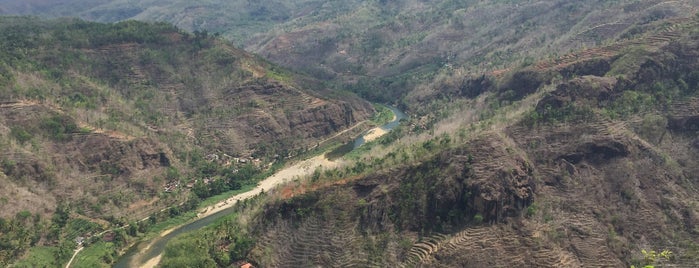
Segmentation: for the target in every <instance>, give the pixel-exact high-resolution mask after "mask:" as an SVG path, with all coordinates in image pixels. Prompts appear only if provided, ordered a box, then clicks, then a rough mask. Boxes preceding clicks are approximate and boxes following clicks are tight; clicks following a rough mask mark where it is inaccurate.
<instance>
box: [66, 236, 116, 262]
mask: <svg viewBox="0 0 699 268" xmlns="http://www.w3.org/2000/svg"><path fill="white" fill-rule="evenodd" d="M117 258H118V252H117V248H116V246H115V245H114V243H111V242H104V241H98V242H96V243H93V244H90V246H88V247H85V249H83V250H82V251H81V252H80V254H78V255H77V256H76V258H75V260H73V263H72V264H71V267H75V268H92V267H105V268H106V267H111V266H110V265H111V264H113V263H114V262H115V261H116V259H117Z"/></svg>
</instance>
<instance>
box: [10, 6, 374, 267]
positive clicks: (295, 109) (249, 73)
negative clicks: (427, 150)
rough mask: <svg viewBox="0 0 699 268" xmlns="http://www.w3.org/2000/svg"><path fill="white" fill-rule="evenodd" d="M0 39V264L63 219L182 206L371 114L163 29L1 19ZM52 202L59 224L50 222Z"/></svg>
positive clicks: (302, 81)
mask: <svg viewBox="0 0 699 268" xmlns="http://www.w3.org/2000/svg"><path fill="white" fill-rule="evenodd" d="M0 36H1V37H0V47H2V49H1V50H0V70H1V71H0V163H1V165H0V182H1V183H2V185H3V187H1V189H0V200H2V201H1V202H0V207H2V211H1V212H0V217H2V218H1V219H2V221H1V222H2V224H1V226H0V227H1V228H0V232H2V233H0V235H2V236H3V239H2V240H1V241H0V244H2V246H0V265H5V264H7V261H9V260H17V259H19V258H20V257H22V255H21V254H23V253H25V252H26V249H27V248H29V247H30V245H31V246H35V245H49V246H53V245H56V244H57V243H58V241H63V240H65V239H64V237H65V236H66V234H65V233H61V232H62V230H63V228H64V227H65V226H66V224H67V225H68V226H69V227H67V228H72V227H70V224H71V222H80V224H82V225H78V227H74V228H79V227H80V228H83V227H84V228H87V227H85V226H92V227H90V228H97V229H98V230H101V229H103V228H106V227H107V226H108V225H109V223H110V222H111V224H121V225H123V224H124V222H128V221H135V220H141V219H143V218H147V217H148V216H152V215H155V214H154V213H156V212H161V210H162V209H163V208H166V207H169V206H171V205H174V204H180V205H181V204H184V202H185V201H186V200H192V198H191V195H192V194H191V193H192V192H195V191H194V190H197V189H201V187H199V188H197V187H194V186H196V185H194V182H195V180H199V181H201V180H204V179H206V180H207V181H214V180H219V181H221V182H223V180H227V181H228V184H230V185H232V186H228V184H226V185H224V186H226V187H229V188H235V187H237V188H240V187H241V184H244V183H251V182H245V181H242V180H241V181H237V182H233V181H232V180H234V179H232V178H236V177H240V175H237V174H233V173H236V172H237V171H238V170H239V169H245V170H247V171H249V170H255V171H257V170H265V169H266V168H268V166H269V165H271V164H272V163H273V162H276V161H279V160H282V159H284V158H286V157H290V156H293V155H297V154H298V153H302V152H305V151H306V150H308V149H309V148H311V147H313V146H317V144H318V143H319V142H320V141H323V140H325V139H327V138H329V137H332V136H334V135H335V134H336V133H339V132H342V131H344V130H346V129H349V128H352V127H354V126H356V125H357V124H358V123H361V122H363V121H365V120H366V119H367V118H368V116H369V115H370V114H371V113H372V112H373V106H372V105H371V104H370V103H368V102H366V101H364V100H361V99H359V98H358V97H356V96H354V95H353V94H350V93H344V92H340V91H330V90H328V89H327V88H326V87H325V86H324V85H323V84H322V83H321V82H319V81H317V80H314V79H311V78H307V77H303V76H300V75H298V74H295V73H292V72H289V71H287V70H284V69H282V68H280V67H277V66H274V65H272V64H270V63H268V62H266V61H264V60H262V59H260V58H258V57H255V56H253V55H250V54H248V53H246V52H244V51H242V50H239V49H236V48H234V47H233V46H232V45H231V44H230V43H228V42H225V41H223V40H220V39H217V38H215V37H214V36H211V35H208V34H201V33H197V34H188V33H185V32H183V31H181V30H179V29H177V28H175V27H173V26H171V25H168V24H165V23H155V24H151V23H141V22H135V21H129V22H123V23H116V24H98V23H92V22H85V21H82V20H78V19H58V20H52V21H40V20H37V19H36V18H29V17H3V18H0ZM236 159H238V161H236ZM240 159H242V160H240ZM253 160H254V161H253ZM251 162H253V163H252V164H249V165H248V164H247V163H251ZM234 169H235V171H233V170H234ZM222 172H223V173H225V175H221V174H223V173H222ZM248 173H249V172H248ZM248 173H246V174H248ZM246 176H247V177H248V179H246V180H249V179H250V176H251V175H250V174H248V175H246ZM221 177H225V178H224V179H219V178H221ZM187 184H191V185H189V187H186V185H187ZM190 188H192V190H190ZM209 188H214V190H212V191H211V193H213V194H216V193H220V192H221V191H226V189H229V188H224V187H223V186H217V187H209ZM204 189H207V190H206V192H205V193H203V194H202V193H201V191H200V192H198V194H197V195H198V196H201V195H206V196H208V195H211V194H210V193H209V190H208V188H204ZM196 200H198V199H196ZM61 206H66V207H68V208H69V209H66V210H65V211H68V212H65V211H64V212H65V213H64V214H65V215H67V218H66V219H62V218H58V216H54V217H53V219H54V220H55V221H57V222H58V223H55V222H51V220H52V215H54V214H55V213H58V212H56V211H57V210H58V209H57V207H61ZM174 214H177V213H174ZM27 219H32V221H29V220H27ZM6 220H7V221H6ZM25 220H26V221H25ZM8 222H9V223H8ZM29 222H31V223H29ZM13 226H14V227H13ZM16 226H20V227H16ZM30 227H31V228H34V229H31V230H32V231H31V233H32V235H29V231H26V232H25V231H22V232H20V231H16V230H17V228H20V230H29V228H30ZM49 227H50V228H49ZM22 228H25V229H22ZM49 229H51V231H50V232H49ZM7 230H15V231H14V232H11V233H12V235H11V236H5V232H8V231H7ZM34 231H36V232H34ZM86 233H90V232H88V231H86V230H82V229H80V230H79V231H75V233H71V234H67V235H68V236H72V237H69V238H67V241H70V243H71V244H74V242H72V239H74V238H75V237H77V236H79V235H84V234H86ZM132 233H134V234H135V232H132ZM15 235H18V236H21V237H15ZM30 236H31V237H33V238H32V239H30V238H29V237H30ZM10 245H14V246H10ZM8 252H13V253H11V255H6V253H7V254H10V253H8ZM12 254H20V255H12ZM62 258H63V257H57V258H56V259H59V260H60V259H62Z"/></svg>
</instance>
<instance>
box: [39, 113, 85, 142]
mask: <svg viewBox="0 0 699 268" xmlns="http://www.w3.org/2000/svg"><path fill="white" fill-rule="evenodd" d="M39 126H40V127H41V129H43V130H44V131H46V133H47V134H48V136H49V138H51V139H54V140H56V141H66V140H69V139H70V138H71V136H70V135H71V134H73V133H78V132H80V129H79V128H78V126H77V125H76V124H75V122H73V120H72V119H70V118H68V117H65V116H60V115H54V116H50V117H45V118H43V119H42V120H41V122H40V125H39Z"/></svg>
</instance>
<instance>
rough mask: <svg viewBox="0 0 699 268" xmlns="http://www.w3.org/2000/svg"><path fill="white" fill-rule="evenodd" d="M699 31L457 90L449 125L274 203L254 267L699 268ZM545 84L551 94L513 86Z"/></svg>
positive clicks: (284, 193) (252, 254)
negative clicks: (655, 267) (651, 267)
mask: <svg viewBox="0 0 699 268" xmlns="http://www.w3.org/2000/svg"><path fill="white" fill-rule="evenodd" d="M696 23H697V21H696V19H694V20H690V21H685V22H682V23H679V25H677V26H676V29H678V30H677V32H676V34H672V35H666V36H665V37H664V38H663V40H662V42H658V38H656V37H657V35H655V34H651V35H649V36H646V37H640V38H639V39H637V40H635V41H634V42H630V43H628V44H627V45H626V46H625V47H623V48H619V47H618V46H619V45H612V46H609V47H601V48H599V50H598V51H605V53H600V54H599V55H598V56H595V57H592V58H581V59H580V61H569V62H568V64H547V63H544V62H542V63H540V64H534V65H532V66H530V67H528V68H525V69H521V70H513V71H511V73H505V74H504V75H502V76H500V78H494V77H491V78H488V79H493V80H494V82H492V83H490V84H488V83H481V82H477V81H476V82H473V83H466V85H470V86H473V87H478V90H476V89H464V90H463V91H460V89H459V88H447V89H445V90H448V91H457V92H470V91H471V90H475V91H478V92H480V96H478V94H475V95H476V96H475V97H464V96H461V97H459V96H457V95H452V94H449V92H448V91H447V92H444V93H445V94H444V95H442V97H441V99H440V98H437V99H433V100H432V101H442V102H441V104H442V105H443V106H446V107H456V108H453V110H452V112H453V113H454V114H453V115H452V116H451V117H449V118H448V119H449V120H445V121H444V122H438V123H436V124H434V125H433V127H429V129H428V130H429V131H425V132H424V133H422V134H421V135H419V136H417V137H415V136H413V137H405V138H401V141H399V142H397V143H396V144H394V145H392V146H388V147H385V148H383V152H382V151H381V150H377V151H371V152H372V153H374V154H375V155H365V156H364V157H362V158H360V162H358V163H356V164H355V165H354V166H349V167H347V168H345V169H342V170H335V171H332V170H331V171H328V172H324V173H323V174H322V175H320V177H318V178H314V179H313V180H312V181H309V182H308V183H307V184H306V185H304V184H302V183H301V184H291V185H289V186H288V187H291V188H294V187H297V188H300V189H298V190H289V189H283V190H281V191H279V192H276V193H274V192H273V193H271V195H272V196H271V197H270V198H269V199H270V201H269V202H268V203H267V204H266V205H264V206H261V212H259V213H257V214H256V215H255V217H254V218H253V219H252V220H250V219H248V220H247V221H246V222H247V224H248V233H249V234H248V236H249V237H252V239H254V240H256V243H255V244H254V245H253V246H251V247H250V249H249V251H248V253H247V255H245V257H244V258H245V259H247V260H248V261H251V262H253V263H256V264H258V265H260V266H289V267H301V266H361V267H387V266H391V267H400V266H406V267H517V266H531V267H587V266H590V267H628V266H630V265H636V266H639V265H646V264H652V263H653V262H655V263H656V264H660V265H663V266H672V267H696V266H697V265H698V264H699V258H697V256H699V251H698V249H699V246H698V245H699V230H698V229H697V223H698V220H699V217H698V215H699V210H698V209H697V206H696V204H697V202H699V180H698V178H697V175H696V174H697V167H699V163H697V159H698V158H697V154H699V147H697V137H696V131H697V129H698V128H697V120H696V119H697V112H698V111H699V109H698V108H699V102H697V101H698V100H699V98H698V97H697V94H699V83H698V82H697V81H699V80H698V79H697V78H699V76H698V75H699V74H698V73H697V71H696V70H697V67H699V62H698V61H697V58H699V38H697V36H698V35H699V32H697V30H696V27H695V25H696ZM660 35H664V34H662V33H660ZM591 54H594V53H590V54H589V55H591ZM586 55H587V54H586ZM569 57H572V55H567V56H563V57H561V59H560V60H559V61H557V62H559V63H561V62H566V60H565V59H567V58H569ZM571 72H572V73H571ZM518 74H519V75H518ZM531 77H538V79H539V80H540V81H541V82H539V83H516V82H512V79H515V81H517V79H520V80H521V79H525V78H526V79H525V80H524V81H532V80H531V79H529V78H531ZM475 79H476V80H482V79H483V78H475ZM539 80H534V81H539ZM476 97H477V98H476ZM481 102H486V104H487V105H486V106H485V108H483V106H482V105H481ZM500 107H501V108H500ZM479 109H480V111H479ZM473 110H476V111H478V112H480V115H481V116H480V117H475V118H476V119H475V120H472V118H474V117H472V116H469V114H471V113H473V112H474V111H473ZM412 120H414V121H413V122H411V123H412V125H411V128H412V131H415V132H419V131H418V130H417V129H418V127H417V126H419V120H420V119H419V118H414V119H412ZM457 120H462V121H457ZM454 121H456V122H460V125H457V126H458V128H457V129H456V130H455V129H454V127H453V125H454V124H456V123H455V122H454ZM405 127H406V126H404V128H405ZM404 131H405V130H404ZM430 131H433V132H434V133H431V134H430V133H429V132H430ZM406 132H407V131H406ZM421 137H422V138H421ZM404 140H411V141H410V142H404ZM386 142H388V141H386ZM308 184H311V185H313V184H315V185H320V186H322V185H325V187H317V186H316V187H309V186H308ZM314 189H315V190H314ZM289 193H296V194H295V195H290V194H289ZM218 241H222V240H218ZM232 245H235V243H234V242H233V244H232ZM642 250H655V251H657V252H660V251H662V250H669V251H671V252H672V257H670V258H669V259H664V258H655V260H650V259H649V258H648V256H644V255H643V254H642V253H641V252H642ZM237 256H241V255H237Z"/></svg>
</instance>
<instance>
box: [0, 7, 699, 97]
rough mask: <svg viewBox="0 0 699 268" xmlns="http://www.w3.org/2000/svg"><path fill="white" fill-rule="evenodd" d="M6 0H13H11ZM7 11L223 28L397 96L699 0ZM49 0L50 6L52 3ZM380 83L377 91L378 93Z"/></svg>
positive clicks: (668, 14)
mask: <svg viewBox="0 0 699 268" xmlns="http://www.w3.org/2000/svg"><path fill="white" fill-rule="evenodd" d="M9 2H10V3H12V2H15V1H9ZM22 2H23V4H21V5H19V4H16V5H8V7H7V8H6V11H5V12H7V13H12V14H17V13H24V14H37V15H54V16H57V15H68V14H66V13H64V12H62V11H61V10H63V8H67V7H72V8H71V9H70V10H74V12H73V13H71V14H70V15H73V16H81V17H83V18H85V19H88V20H97V21H117V20H123V19H138V20H148V21H168V22H171V23H174V24H175V25H177V26H179V27H182V28H183V29H187V30H190V31H194V30H199V31H201V30H208V31H209V32H216V33H221V34H222V36H224V37H226V38H228V39H230V40H232V41H233V42H235V43H236V44H238V46H241V47H244V48H245V49H246V50H248V51H251V52H254V53H257V54H259V55H261V56H262V57H265V58H266V59H268V60H270V61H272V62H275V63H277V64H281V65H283V66H287V67H291V68H294V69H297V70H301V71H304V72H306V73H309V74H311V75H313V76H314V77H317V78H322V79H334V80H336V82H337V83H339V84H347V85H351V86H352V88H353V90H354V91H355V92H358V93H360V94H361V95H362V96H363V97H365V98H369V99H372V100H379V101H384V102H389V101H391V102H393V101H396V99H398V98H399V97H402V96H404V95H405V94H407V92H409V91H411V90H413V89H415V88H420V87H421V86H422V85H424V84H425V83H427V82H429V81H430V80H431V79H433V78H434V76H435V75H436V74H438V73H439V72H441V71H446V70H457V71H459V72H465V73H471V74H478V73H482V72H485V71H492V70H497V69H503V68H508V67H512V66H516V65H519V64H530V63H531V62H532V61H533V60H534V59H538V58H542V57H552V58H555V57H557V56H559V55H563V54H567V53H569V52H570V51H571V50H578V49H581V48H585V47H593V46H598V45H602V44H605V43H608V42H611V41H615V40H618V39H624V38H628V37H631V36H633V35H635V34H636V33H638V32H643V31H644V28H645V27H646V26H647V25H648V24H649V23H653V22H656V21H662V20H666V19H672V18H687V17H691V16H693V15H694V14H695V13H696V11H697V6H699V3H697V1H694V0H692V1H662V0H644V1H632V0H628V1H599V0H586V1H565V0H556V1H499V0H489V1H462V0H449V1H423V0H398V1H358V0H351V1H319V0H294V1H271V0H270V1H242V0H238V1H207V3H205V4H202V3H196V2H187V1H158V0H152V1H141V2H139V3H138V4H134V3H132V2H131V1H123V0H115V1H108V2H106V3H100V2H95V3H90V4H87V5H82V4H80V3H81V2H82V1H75V0H73V1H64V2H61V4H60V5H59V6H58V7H56V6H52V7H54V8H53V9H46V8H42V7H44V6H47V5H48V4H49V3H48V2H49V1H33V2H30V3H24V1H22ZM51 4H53V3H51ZM377 86H378V87H381V88H382V90H375V88H377Z"/></svg>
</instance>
